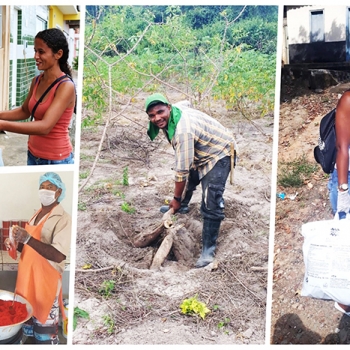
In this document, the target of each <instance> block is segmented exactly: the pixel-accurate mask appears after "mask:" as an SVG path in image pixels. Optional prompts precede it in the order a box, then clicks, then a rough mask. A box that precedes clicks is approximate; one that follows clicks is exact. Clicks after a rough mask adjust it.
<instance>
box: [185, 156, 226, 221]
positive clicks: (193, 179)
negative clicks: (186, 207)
mask: <svg viewBox="0 0 350 350" xmlns="http://www.w3.org/2000/svg"><path fill="white" fill-rule="evenodd" d="M230 171H231V159H230V157H229V156H227V157H224V158H222V159H220V160H219V161H218V162H217V163H216V164H215V166H214V168H213V169H211V170H210V171H209V172H208V173H207V174H206V175H205V176H204V177H203V178H202V179H201V180H199V176H198V171H197V170H193V169H192V170H191V171H190V174H189V177H188V184H187V190H186V195H185V198H184V200H183V202H184V203H186V202H187V203H186V204H188V202H189V200H190V199H191V197H192V193H193V191H194V190H195V189H196V187H197V186H198V185H199V183H201V185H202V204H201V214H202V217H203V219H211V220H223V219H224V218H225V214H224V208H225V205H224V198H223V194H224V191H225V184H226V181H227V178H228V175H229V174H230Z"/></svg>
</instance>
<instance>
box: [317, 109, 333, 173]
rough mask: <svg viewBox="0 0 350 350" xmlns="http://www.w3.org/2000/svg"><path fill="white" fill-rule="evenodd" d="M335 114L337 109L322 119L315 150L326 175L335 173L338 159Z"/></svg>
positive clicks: (318, 161)
mask: <svg viewBox="0 0 350 350" xmlns="http://www.w3.org/2000/svg"><path fill="white" fill-rule="evenodd" d="M335 113H336V109H335V108H334V109H333V110H331V111H330V112H329V113H327V114H326V115H325V116H324V117H323V118H322V119H321V123H320V137H319V138H318V146H316V147H315V148H314V157H315V160H316V162H317V163H319V164H320V165H321V167H322V170H323V171H324V172H325V173H326V174H330V173H332V172H333V170H334V165H335V161H336V157H337V148H336V145H335V140H336V135H335Z"/></svg>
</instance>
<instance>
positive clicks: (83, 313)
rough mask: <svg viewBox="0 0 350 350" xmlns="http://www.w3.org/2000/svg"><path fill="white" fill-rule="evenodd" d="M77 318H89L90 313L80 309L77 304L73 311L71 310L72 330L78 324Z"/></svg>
mask: <svg viewBox="0 0 350 350" xmlns="http://www.w3.org/2000/svg"><path fill="white" fill-rule="evenodd" d="M78 318H86V319H89V318H90V315H89V313H88V312H87V311H85V310H82V309H80V308H78V307H77V306H76V307H75V308H74V312H73V330H75V329H76V328H77V325H78Z"/></svg>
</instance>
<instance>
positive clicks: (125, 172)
mask: <svg viewBox="0 0 350 350" xmlns="http://www.w3.org/2000/svg"><path fill="white" fill-rule="evenodd" d="M123 186H129V168H128V167H127V166H126V167H125V168H124V169H123Z"/></svg>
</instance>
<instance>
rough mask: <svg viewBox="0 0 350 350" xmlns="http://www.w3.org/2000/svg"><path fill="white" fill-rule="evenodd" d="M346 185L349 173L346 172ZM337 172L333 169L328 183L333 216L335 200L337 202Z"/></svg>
mask: <svg viewBox="0 0 350 350" xmlns="http://www.w3.org/2000/svg"><path fill="white" fill-rule="evenodd" d="M348 183H350V171H349V172H348ZM338 186H339V185H338V172H337V169H334V171H333V173H332V174H331V176H330V178H329V181H328V186H327V187H328V190H329V200H330V202H331V206H332V210H333V214H335V213H336V212H337V200H338Z"/></svg>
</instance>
